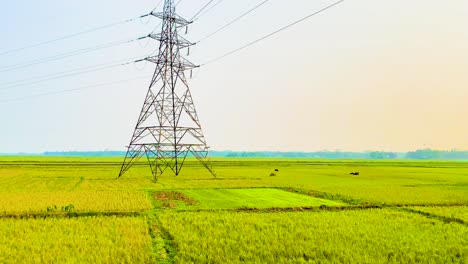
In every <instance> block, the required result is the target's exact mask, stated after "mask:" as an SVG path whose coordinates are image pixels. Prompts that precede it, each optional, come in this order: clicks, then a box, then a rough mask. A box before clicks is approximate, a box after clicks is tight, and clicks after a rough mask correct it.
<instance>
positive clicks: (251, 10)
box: [198, 0, 270, 42]
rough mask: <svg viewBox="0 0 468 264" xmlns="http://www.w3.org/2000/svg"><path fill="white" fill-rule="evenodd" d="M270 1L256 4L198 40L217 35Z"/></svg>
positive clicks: (266, 0)
mask: <svg viewBox="0 0 468 264" xmlns="http://www.w3.org/2000/svg"><path fill="white" fill-rule="evenodd" d="M268 1H270V0H264V1H263V2H261V3H260V4H258V5H256V6H254V7H253V8H251V9H250V10H249V11H247V12H245V13H243V14H242V15H240V16H239V17H237V18H235V19H234V20H232V21H230V22H228V23H227V24H225V25H224V26H222V27H220V28H219V29H217V30H216V31H214V32H212V33H210V34H208V35H207V36H205V37H203V38H202V39H200V40H199V41H198V42H200V41H203V40H206V39H208V38H209V37H211V36H213V35H215V34H216V33H218V32H220V31H221V30H223V29H225V28H227V27H229V26H230V25H232V24H234V23H235V22H237V21H239V20H240V19H242V18H243V17H245V16H247V15H248V14H250V13H251V12H253V11H254V10H256V9H257V8H260V7H261V6H262V5H264V4H266V3H267V2H268Z"/></svg>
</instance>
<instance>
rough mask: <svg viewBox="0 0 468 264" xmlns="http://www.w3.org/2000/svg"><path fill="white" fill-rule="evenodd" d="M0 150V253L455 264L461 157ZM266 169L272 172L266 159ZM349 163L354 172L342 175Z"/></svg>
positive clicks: (465, 217)
mask: <svg viewBox="0 0 468 264" xmlns="http://www.w3.org/2000/svg"><path fill="white" fill-rule="evenodd" d="M213 164H214V168H215V169H216V173H217V177H216V178H213V177H212V176H211V175H210V174H209V173H208V171H206V170H205V169H204V168H203V167H201V166H200V165H199V164H198V162H196V161H195V160H188V161H187V162H186V164H185V165H184V166H185V167H184V170H183V171H182V173H181V174H180V175H179V176H177V177H174V176H172V175H171V174H163V175H162V176H161V177H160V178H159V179H158V181H157V182H155V181H153V180H152V178H151V176H149V175H151V172H150V170H149V168H148V167H147V166H146V164H145V163H141V166H135V167H134V168H133V169H132V170H131V171H129V172H128V174H126V175H125V176H124V177H121V178H118V179H117V177H116V175H117V174H118V171H119V169H120V165H121V158H102V157H101V158H84V157H82V158H79V157H63V158H57V157H2V158H0V214H1V215H0V233H1V234H2V235H1V236H0V262H1V263H21V262H22V263H24V262H27V263H34V262H35V263H50V262H55V263H57V262H60V263H241V262H248V263H337V262H338V263H467V261H468V163H466V162H455V161H450V162H448V161H447V162H445V161H365V160H362V161H360V160H354V161H351V160H315V159H280V158H278V159H271V158H256V159H252V158H250V159H248V158H217V159H214V160H213ZM275 170H277V171H275ZM350 172H359V175H351V174H350Z"/></svg>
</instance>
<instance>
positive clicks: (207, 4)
mask: <svg viewBox="0 0 468 264" xmlns="http://www.w3.org/2000/svg"><path fill="white" fill-rule="evenodd" d="M213 1H214V0H209V1H208V2H207V3H206V5H205V6H203V7H202V9H200V10H199V11H198V12H197V13H196V14H195V15H194V16H193V17H192V19H190V21H195V20H197V19H198V17H197V16H198V15H199V14H200V13H201V12H203V10H205V9H206V8H207V7H208V6H209V5H210V4H211V3H212V2H213Z"/></svg>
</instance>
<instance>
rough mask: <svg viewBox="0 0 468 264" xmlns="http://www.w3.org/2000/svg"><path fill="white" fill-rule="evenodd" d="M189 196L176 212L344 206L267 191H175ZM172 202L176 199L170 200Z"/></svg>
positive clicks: (286, 193)
mask: <svg viewBox="0 0 468 264" xmlns="http://www.w3.org/2000/svg"><path fill="white" fill-rule="evenodd" d="M177 191H178V192H181V193H183V194H184V195H186V196H188V197H191V198H192V199H193V200H194V202H192V203H189V204H187V203H184V202H179V203H178V207H177V208H178V209H183V210H196V209H210V210H213V209H237V208H272V207H277V208H284V207H311V206H316V207H318V206H322V205H325V206H344V205H345V204H344V203H340V202H335V201H330V200H325V199H320V198H315V197H311V196H307V195H302V194H296V193H291V192H286V191H283V190H278V189H271V188H245V189H185V190H177ZM174 200H175V201H176V199H174Z"/></svg>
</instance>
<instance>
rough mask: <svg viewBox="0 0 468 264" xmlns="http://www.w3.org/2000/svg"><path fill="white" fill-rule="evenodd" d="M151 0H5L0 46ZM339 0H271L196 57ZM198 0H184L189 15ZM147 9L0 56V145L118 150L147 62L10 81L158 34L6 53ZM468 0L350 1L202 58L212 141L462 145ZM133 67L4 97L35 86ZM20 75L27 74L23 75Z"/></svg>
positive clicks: (196, 86) (247, 145)
mask: <svg viewBox="0 0 468 264" xmlns="http://www.w3.org/2000/svg"><path fill="white" fill-rule="evenodd" d="M157 2H158V0H155V1H149V0H138V1H131V3H130V2H129V1H123V0H117V1H115V0H113V1H111V0H100V1H91V0H84V1H79V2H69V1H57V0H45V1H40V2H37V1H26V0H18V1H8V2H6V3H4V4H3V5H2V10H3V11H4V12H3V13H4V14H3V15H2V16H1V17H0V23H2V24H3V25H7V26H6V27H1V28H0V33H1V34H2V36H3V37H2V42H0V53H2V52H3V51H8V50H11V49H15V48H18V47H22V46H26V45H29V44H33V43H38V42H42V41H47V40H50V39H54V38H57V37H60V36H63V35H67V34H71V33H76V32H79V31H83V30H86V29H89V28H94V27H97V26H102V25H106V24H109V23H113V22H118V21H122V20H125V19H129V18H133V17H136V16H139V15H142V14H145V13H147V12H149V11H151V10H152V9H153V8H154V6H155V5H156V4H157ZM260 2H262V1H261V0H258V1H253V0H241V1H232V0H224V1H223V2H222V3H221V4H220V5H219V6H218V7H216V8H214V9H213V10H212V11H210V12H209V13H207V14H206V15H205V16H203V17H202V18H200V19H199V20H197V21H196V23H194V24H193V25H192V26H191V27H190V32H189V34H188V35H187V36H184V37H186V38H187V39H190V40H192V41H198V40H199V39H201V38H203V37H204V36H206V35H207V34H209V33H211V32H213V31H214V30H216V29H217V28H219V27H220V26H222V25H223V24H224V23H226V22H228V21H230V20H231V19H233V18H235V17H237V16H238V15H240V14H241V13H243V12H245V11H247V10H248V9H250V8H251V7H253V6H255V5H257V4H258V3H260ZM332 2H333V1H322V0H317V1H310V0H292V1H279V0H270V1H269V2H268V3H266V4H265V5H263V6H262V8H260V9H258V10H256V11H255V12H254V13H252V14H250V15H249V16H247V17H245V18H244V19H242V20H240V21H239V22H237V23H235V24H233V25H232V26H231V27H229V28H227V29H226V30H224V31H222V32H220V33H218V34H216V35H214V36H213V37H211V38H209V39H207V40H205V41H201V42H200V43H199V44H197V45H196V46H195V47H194V48H193V49H192V50H191V54H190V56H188V57H187V58H188V59H190V60H191V61H193V62H195V63H197V64H203V63H204V62H206V61H209V60H210V59H212V58H215V57H217V56H219V55H223V54H225V53H226V52H228V51H230V50H232V49H235V48H238V47H240V46H242V45H244V44H246V43H248V42H250V41H253V40H255V39H257V38H259V37H261V36H263V35H266V34H267V33H270V32H272V31H274V30H276V29H278V28H280V27H282V26H284V25H286V24H288V23H290V22H292V21H294V20H297V19H299V18H301V17H304V16H305V15H307V14H310V13H312V12H314V11H316V10H319V9H321V8H322V7H324V6H326V5H328V4H330V3H332ZM204 3H206V1H202V0H190V1H189V0H184V1H182V2H181V4H180V6H179V7H178V9H179V13H180V15H182V16H184V17H187V18H190V17H191V16H193V15H194V14H195V13H196V12H197V11H198V10H199V9H200V8H201V7H202V6H203V5H204ZM158 24H159V21H158V20H157V19H156V18H152V19H142V20H137V21H134V22H131V23H126V24H123V25H120V26H116V27H112V28H108V29H105V30H101V31H97V32H93V33H90V34H85V35H81V36H79V37H76V38H71V39H67V40H64V41H60V42H56V43H53V44H50V45H46V46H42V47H38V48H34V49H27V50H24V51H20V52H17V53H11V54H7V55H0V121H1V129H0V153H2V152H3V153H5V152H42V151H62V150H66V151H69V150H105V149H112V150H121V149H123V148H124V146H126V145H127V144H128V142H129V140H130V137H131V134H132V133H133V129H134V126H135V123H136V119H137V117H138V114H139V111H140V109H141V105H142V103H143V100H144V96H145V93H146V91H147V88H148V84H149V79H150V77H147V78H145V76H148V75H151V73H152V71H153V70H154V69H153V67H154V65H151V64H150V63H147V64H145V63H140V64H131V65H128V66H123V67H118V68H113V69H109V70H103V71H99V72H94V73H89V74H84V75H79V76H73V77H69V78H63V79H58V80H53V81H49V82H43V83H37V84H34V85H25V86H18V87H10V88H6V87H9V85H7V84H6V83H10V82H16V81H18V80H23V79H27V78H32V77H36V76H41V75H46V74H52V73H56V72H60V71H67V70H72V69H76V68H80V67H86V66H89V65H96V64H101V63H108V62H113V61H118V60H124V59H128V58H134V57H138V56H140V57H144V56H146V55H148V54H150V53H151V52H152V51H154V50H155V49H156V48H157V45H158V43H156V42H153V41H150V42H148V41H141V42H139V43H137V42H134V43H130V44H126V45H120V46H116V47H112V48H109V49H105V50H100V51H96V52H91V53H86V54H83V55H80V56H75V57H70V58H67V59H63V60H59V61H54V62H50V63H45V64H40V65H35V66H33V67H28V68H23V69H19V70H15V71H7V72H5V71H4V72H2V69H5V67H6V66H9V65H15V64H17V63H22V62H27V61H30V60H34V59H39V58H43V57H48V56H53V55H56V54H60V53H64V52H68V51H73V50H77V49H81V48H86V47H92V46H96V45H101V44H104V43H108V42H112V41H119V40H123V39H130V38H135V37H138V36H143V35H146V34H148V33H149V32H150V31H151V30H153V29H154V27H156V26H157V25H158ZM466 25H468V1H465V0H453V1H438V0H413V1H405V0H393V1H375V0H347V1H345V2H344V3H342V4H340V5H338V6H336V7H334V8H332V9H330V10H328V11H326V12H324V13H322V14H320V15H317V16H315V17H313V18H311V19H309V20H307V21H305V22H303V23H301V24H298V25H297V26H295V27H292V28H290V29H288V30H287V31H284V32H282V33H279V34H277V35H275V36H273V37H271V38H269V39H267V40H265V41H263V42H260V43H257V44H256V45H254V46H251V47H249V48H248V49H245V50H243V51H241V52H239V53H236V54H235V55H232V56H229V57H226V58H224V59H222V60H219V61H217V62H214V63H212V64H208V65H206V66H204V67H201V68H199V69H197V70H195V72H194V77H193V78H192V79H190V80H189V84H190V87H191V91H192V96H193V97H194V101H195V105H196V108H197V110H198V114H199V117H200V119H201V122H202V125H203V129H204V132H205V136H206V139H207V141H208V144H209V145H210V146H212V148H213V149H216V150H238V151H260V150H271V151H319V150H344V151H365V150H385V151H411V150H415V149H420V148H434V149H442V150H449V149H468V121H467V117H468V72H467V69H468V48H467V47H468V27H467V26H466ZM137 77H138V78H139V77H142V78H141V79H139V80H134V81H129V82H124V83H120V84H115V85H110V86H102V87H95V88H89V89H84V90H79V91H75V92H69V93H60V94H56V95H50V96H44V97H38V98H32V99H25V100H17V101H8V100H11V99H15V98H19V97H23V96H28V95H34V94H38V93H43V92H56V91H61V90H65V89H74V88H78V87H82V86H87V85H94V84H99V83H106V82H111V81H114V80H125V79H132V78H137ZM20 83H21V82H20Z"/></svg>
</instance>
